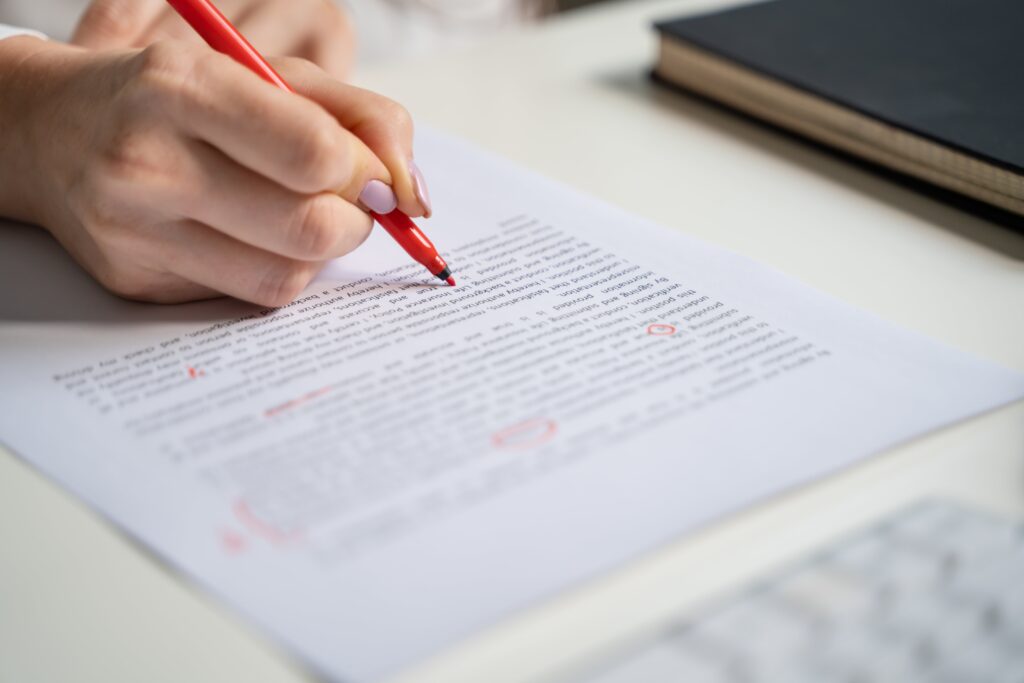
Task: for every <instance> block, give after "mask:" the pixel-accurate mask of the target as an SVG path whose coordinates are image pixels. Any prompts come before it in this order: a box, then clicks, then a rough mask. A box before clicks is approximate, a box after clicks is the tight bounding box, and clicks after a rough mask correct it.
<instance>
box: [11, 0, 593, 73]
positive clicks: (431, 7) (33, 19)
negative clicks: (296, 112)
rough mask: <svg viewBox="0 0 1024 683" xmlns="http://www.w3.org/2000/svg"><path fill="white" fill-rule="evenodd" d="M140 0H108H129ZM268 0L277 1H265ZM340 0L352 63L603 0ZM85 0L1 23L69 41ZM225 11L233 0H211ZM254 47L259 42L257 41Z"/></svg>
mask: <svg viewBox="0 0 1024 683" xmlns="http://www.w3.org/2000/svg"><path fill="white" fill-rule="evenodd" d="M140 1H145V0H113V1H112V3H111V4H112V5H113V6H115V7H116V5H117V4H118V3H119V2H122V3H124V4H126V5H127V4H129V3H132V2H140ZM265 1H266V2H268V3H272V2H282V0H265ZM323 1H324V2H335V3H337V4H339V5H341V6H342V7H343V8H344V9H345V10H346V12H347V13H348V15H349V18H350V20H351V23H352V24H353V27H354V28H355V34H356V35H357V36H358V37H359V38H358V45H357V48H356V55H357V62H356V63H357V65H359V64H363V65H365V64H369V63H375V62H380V61H385V60H391V59H400V58H403V57H405V58H407V57H410V56H416V55H422V54H427V53H429V52H431V51H433V50H436V49H439V48H441V47H446V48H448V47H459V46H462V45H467V44H472V43H473V42H475V41H479V40H482V39H485V38H486V37H487V36H489V35H492V34H493V33H494V32H495V31H498V30H501V29H504V28H508V27H510V26H515V25H517V24H522V23H526V22H533V21H540V20H542V19H543V18H544V17H547V16H550V15H552V14H556V13H559V12H565V11H569V10H574V9H578V8H580V7H583V6H584V5H592V4H596V3H599V2H602V1H606V0H323ZM88 4H89V3H88V0H0V23H2V24H10V25H13V26H24V27H27V28H33V29H36V30H39V31H42V32H43V33H46V34H47V35H48V36H50V37H51V38H54V39H56V40H68V39H69V38H70V37H71V34H72V31H73V30H74V27H75V23H76V22H77V20H78V18H79V17H80V16H81V14H82V12H83V11H84V10H85V8H86V6H87V5H88ZM215 4H217V5H218V7H220V8H221V10H222V11H224V12H225V13H226V14H228V15H229V16H231V15H232V11H231V10H232V8H233V6H234V5H235V4H238V3H237V2H236V1H235V0H215ZM257 47H259V46H258V45H257Z"/></svg>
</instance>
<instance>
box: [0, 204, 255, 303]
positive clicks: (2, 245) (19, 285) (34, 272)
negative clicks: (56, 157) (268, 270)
mask: <svg viewBox="0 0 1024 683" xmlns="http://www.w3.org/2000/svg"><path fill="white" fill-rule="evenodd" d="M0 291H2V292H3V293H4V294H3V296H2V297H0V322H66V323H73V322H110V323H117V322H120V323H125V322H131V323H145V322H168V323H170V322H197V323H201V322H207V321H216V320H224V319H226V318H231V317H238V316H241V315H245V314H246V313H250V312H252V311H253V310H258V308H257V307H256V306H252V305H250V304H246V303H243V302H240V301H237V300H234V299H218V300H215V301H205V302H199V303H195V304H182V305H177V306H163V305H153V304H143V303H138V302H134V301H127V300H125V299H121V298H119V297H116V296H114V295H113V294H111V293H110V292H108V291H107V290H105V289H104V288H103V287H102V286H100V285H99V284H98V283H97V282H96V281H95V280H94V279H93V278H92V276H90V275H89V274H88V273H86V272H85V271H84V270H82V268H81V267H80V266H79V265H78V264H77V263H75V261H74V259H72V258H71V256H70V255H68V253H67V252H66V251H64V249H63V247H61V246H60V244H58V243H57V241H56V240H54V239H53V238H52V237H51V236H50V234H49V233H48V232H46V231H45V230H43V229H42V228H38V227H35V226H30V225H21V224H19V223H11V222H8V221H3V220H0Z"/></svg>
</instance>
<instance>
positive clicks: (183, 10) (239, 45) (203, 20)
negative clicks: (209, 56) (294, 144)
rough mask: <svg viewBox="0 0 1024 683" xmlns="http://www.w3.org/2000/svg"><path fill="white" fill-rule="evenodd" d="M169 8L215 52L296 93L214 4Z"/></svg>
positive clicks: (186, 2) (171, 1)
mask: <svg viewBox="0 0 1024 683" xmlns="http://www.w3.org/2000/svg"><path fill="white" fill-rule="evenodd" d="M167 4H168V5H170V6H171V7H172V8H173V9H174V11H175V12H177V13H178V14H180V15H181V18H182V19H184V20H185V21H186V22H187V23H188V25H189V26H191V27H192V28H193V30H195V32H196V33H198V34H199V36H200V37H201V38H202V39H203V40H205V41H206V44H207V45H209V46H210V47H212V48H213V49H214V50H216V51H217V52H220V53H222V54H225V55H227V56H228V57H231V58H232V59H234V60H235V61H236V62H238V63H239V64H241V65H242V66H244V67H247V68H248V69H249V70H251V71H252V72H254V73H255V74H256V75H257V76H259V77H260V78H262V79H263V80H265V81H267V82H268V83H270V84H272V85H276V86H277V87H279V88H281V89H282V90H287V91H288V92H295V91H294V90H292V88H291V86H289V85H288V83H286V82H285V80H284V79H283V78H281V75H280V74H278V73H277V72H276V71H275V70H274V67H272V66H270V64H269V63H268V62H267V60H265V59H263V56H262V55H261V54H260V53H259V52H258V51H257V50H256V48H254V47H253V46H252V45H251V44H250V43H249V41H248V40H246V39H245V36H243V35H242V34H241V33H239V31H238V30H237V29H236V28H235V27H234V26H232V25H231V22H230V21H228V19H227V17H225V16H224V15H223V14H221V12H220V10H219V9H217V6H216V5H214V4H213V3H212V2H210V0H167Z"/></svg>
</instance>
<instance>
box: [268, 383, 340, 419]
mask: <svg viewBox="0 0 1024 683" xmlns="http://www.w3.org/2000/svg"><path fill="white" fill-rule="evenodd" d="M330 390H331V388H330V387H322V388H320V389H316V390H315V391H311V392H309V393H308V394H303V395H302V396H299V397H298V398H293V399H292V400H290V401H286V402H285V403H282V404H281V405H277V406H274V407H273V408H267V409H266V410H265V411H264V412H263V414H264V415H265V416H266V417H274V416H275V415H277V414H279V413H283V412H285V411H286V410H291V409H292V408H297V407H299V406H301V405H302V404H303V403H309V402H310V401H312V400H313V399H314V398H317V397H319V396H323V395H324V394H326V393H327V392H328V391H330Z"/></svg>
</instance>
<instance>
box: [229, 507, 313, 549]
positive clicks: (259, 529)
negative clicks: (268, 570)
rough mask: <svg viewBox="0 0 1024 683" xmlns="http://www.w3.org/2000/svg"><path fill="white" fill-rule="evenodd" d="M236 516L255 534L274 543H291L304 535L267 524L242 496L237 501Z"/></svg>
mask: <svg viewBox="0 0 1024 683" xmlns="http://www.w3.org/2000/svg"><path fill="white" fill-rule="evenodd" d="M235 516H236V517H237V518H238V520H239V521H240V522H241V523H242V524H244V525H245V526H246V527H247V528H248V529H249V530H250V531H252V532H253V533H254V534H256V535H257V536H261V537H262V538H265V539H267V540H268V541H270V542H271V543H273V544H274V545H284V544H286V543H291V542H292V541H297V540H298V539H299V537H301V536H302V532H300V531H283V530H281V529H278V528H277V527H275V526H272V525H270V524H267V523H266V522H264V521H263V520H262V519H260V518H259V517H257V516H256V515H255V514H254V513H253V511H252V509H251V508H250V507H249V504H248V503H247V502H245V500H244V499H241V498H240V499H238V500H237V501H235Z"/></svg>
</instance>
